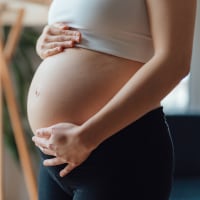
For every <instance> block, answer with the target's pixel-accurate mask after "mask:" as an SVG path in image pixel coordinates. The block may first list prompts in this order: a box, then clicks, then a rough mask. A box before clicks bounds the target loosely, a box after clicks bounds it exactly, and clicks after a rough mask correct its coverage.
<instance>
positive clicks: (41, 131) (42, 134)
mask: <svg viewBox="0 0 200 200" xmlns="http://www.w3.org/2000/svg"><path fill="white" fill-rule="evenodd" d="M35 136H37V137H45V138H49V137H50V136H51V133H50V132H49V131H47V130H46V129H44V128H41V129H37V130H36V132H35Z"/></svg>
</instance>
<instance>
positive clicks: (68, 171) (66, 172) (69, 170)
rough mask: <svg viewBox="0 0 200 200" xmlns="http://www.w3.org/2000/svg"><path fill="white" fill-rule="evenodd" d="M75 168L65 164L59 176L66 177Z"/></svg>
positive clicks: (72, 165)
mask: <svg viewBox="0 0 200 200" xmlns="http://www.w3.org/2000/svg"><path fill="white" fill-rule="evenodd" d="M75 167H77V165H75V164H72V163H69V164H67V166H66V167H65V168H64V169H63V170H61V171H60V176H61V177H64V176H66V175H67V174H69V173H70V172H71V171H72V170H73V169H74V168H75Z"/></svg>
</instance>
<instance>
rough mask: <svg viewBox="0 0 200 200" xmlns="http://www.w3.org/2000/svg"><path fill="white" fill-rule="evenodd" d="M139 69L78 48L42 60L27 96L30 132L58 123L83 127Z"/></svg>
mask: <svg viewBox="0 0 200 200" xmlns="http://www.w3.org/2000/svg"><path fill="white" fill-rule="evenodd" d="M141 66H142V63H139V62H135V61H130V60H127V59H123V58H118V57H114V56H110V55H106V54H102V53H97V52H94V51H89V50H86V49H78V48H74V49H67V50H66V51H65V52H63V53H60V54H58V55H55V56H52V57H49V58H47V59H45V60H44V61H43V62H42V63H41V65H40V66H39V67H38V69H37V71H36V73H35V76H34V78H33V80H32V83H31V86H30V90H29V95H28V118H29V122H30V126H31V128H32V130H33V132H34V131H35V130H36V129H37V128H40V127H46V126H50V125H53V124H55V123H59V122H72V123H75V124H82V123H83V122H84V121H86V120H87V119H88V118H89V117H91V116H92V115H93V114H94V113H96V112H97V111H98V110H100V109H101V108H102V107H103V106H104V105H105V104H106V103H107V102H108V101H109V100H110V99H111V98H112V97H113V95H115V94H116V93H117V92H118V91H119V90H120V88H121V87H122V86H123V85H124V84H125V83H126V82H127V81H128V79H130V78H131V76H132V75H133V74H134V73H135V72H136V71H137V70H138V69H139V68H140V67H141Z"/></svg>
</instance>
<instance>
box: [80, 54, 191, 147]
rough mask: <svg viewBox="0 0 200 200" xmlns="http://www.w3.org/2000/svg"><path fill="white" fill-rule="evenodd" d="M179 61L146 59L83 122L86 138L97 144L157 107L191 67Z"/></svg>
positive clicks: (155, 58)
mask: <svg viewBox="0 0 200 200" xmlns="http://www.w3.org/2000/svg"><path fill="white" fill-rule="evenodd" d="M180 65H181V64H180V63H177V62H175V61H172V60H169V59H167V58H166V59H165V58H164V59H160V58H157V57H154V58H153V59H152V60H151V61H149V62H148V63H146V64H145V65H144V66H143V67H142V68H141V69H140V70H139V71H138V72H137V73H136V74H135V75H134V76H133V77H132V78H131V79H130V80H129V81H128V82H127V83H126V84H125V85H124V87H123V88H121V90H120V91H119V92H118V93H117V94H116V95H115V96H114V97H113V98H112V99H111V100H110V101H109V102H108V103H107V104H106V105H105V106H104V107H103V108H102V109H101V110H100V111H99V112H98V113H96V114H95V115H94V116H92V117H91V118H90V119H89V120H88V121H86V122H85V123H84V124H83V130H84V131H83V132H84V134H86V138H87V141H89V142H91V143H92V145H94V146H98V145H99V144H100V143H101V142H102V141H104V140H106V139H107V138H109V137H110V136H112V135H113V134H115V133H116V132H118V131H119V130H120V129H122V128H124V127H126V126H127V125H128V124H130V123H132V122H134V121H136V120H137V119H138V118H140V117H141V116H142V115H144V114H145V113H147V112H148V111H150V110H152V109H153V108H155V107H156V105H158V104H159V103H160V101H161V100H162V99H163V97H165V96H166V95H167V94H168V93H169V91H171V89H172V88H174V87H175V86H176V85H177V83H178V82H179V81H180V80H181V79H182V78H183V77H184V76H185V75H186V74H187V73H188V68H186V67H184V66H183V67H182V66H180ZM179 66H180V67H179Z"/></svg>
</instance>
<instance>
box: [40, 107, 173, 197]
mask: <svg viewBox="0 0 200 200" xmlns="http://www.w3.org/2000/svg"><path fill="white" fill-rule="evenodd" d="M111 123H112V122H111ZM41 157H42V160H43V159H46V158H49V156H46V155H44V154H41ZM64 166H65V165H59V166H55V167H44V166H42V164H41V167H40V173H39V200H72V199H73V200H118V199H119V200H168V199H169V195H170V191H171V186H172V180H173V145H172V141H171V137H170V133H169V129H168V126H167V123H166V120H165V116H164V113H163V110H162V107H160V108H158V109H155V110H153V111H151V112H149V113H147V114H146V115H145V116H143V117H142V118H140V119H139V120H137V121H136V122H134V123H132V124H130V125H129V126H127V127H126V128H124V129H123V130H121V131H120V132H118V133H116V134H115V135H113V136H112V137H110V138H109V139H108V140H106V141H105V142H103V143H102V144H101V145H100V146H99V147H98V148H97V149H96V150H95V151H93V152H92V154H91V155H90V157H89V158H88V159H87V160H86V161H85V162H84V163H82V164H81V165H80V166H79V167H77V168H76V169H74V170H73V171H72V172H71V173H70V174H68V175H67V176H65V177H64V178H61V177H59V171H60V170H61V169H62V168H63V167H64Z"/></svg>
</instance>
